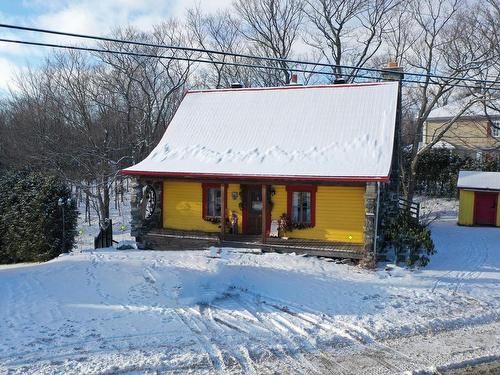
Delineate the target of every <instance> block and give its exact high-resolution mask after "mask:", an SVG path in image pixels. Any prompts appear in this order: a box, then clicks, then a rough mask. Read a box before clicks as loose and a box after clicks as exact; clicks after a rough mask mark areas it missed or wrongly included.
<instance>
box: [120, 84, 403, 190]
mask: <svg viewBox="0 0 500 375" xmlns="http://www.w3.org/2000/svg"><path fill="white" fill-rule="evenodd" d="M397 95H398V88H397V83H394V82H390V83H370V84H355V85H323V86H285V87H274V88H254V89H249V88H246V89H221V90H204V91H190V92H188V93H187V94H186V96H185V97H184V99H183V101H182V103H181V104H180V106H179V108H178V110H177V112H176V113H175V116H174V117H173V119H172V121H171V122H170V124H169V126H168V128H167V130H166V132H165V134H164V136H163V138H162V139H161V141H160V143H159V144H158V145H157V146H156V148H155V149H154V150H153V151H152V152H151V153H150V155H149V156H148V157H147V158H146V159H144V160H143V161H142V162H140V163H138V164H136V165H134V166H132V167H130V168H127V169H125V170H123V173H125V174H137V175H165V176H167V175H170V176H184V177H197V176H198V177H227V178H232V177H233V178H239V177H246V178H290V179H291V178H297V177H300V178H304V179H309V178H310V179H345V180H371V179H381V180H382V179H387V177H388V175H389V170H390V165H391V158H392V148H393V139H394V125H395V118H396V106H397Z"/></svg>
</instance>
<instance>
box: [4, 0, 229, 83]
mask: <svg viewBox="0 0 500 375" xmlns="http://www.w3.org/2000/svg"><path fill="white" fill-rule="evenodd" d="M195 4H199V5H200V6H201V8H202V9H204V10H205V11H207V12H210V11H214V10H216V9H219V8H224V7H227V6H229V5H230V4H231V0H205V1H199V0H77V1H76V0H0V23H7V24H16V25H22V26H32V27H40V28H46V29H53V30H63V31H68V32H75V33H86V34H93V35H105V34H107V33H109V32H110V31H111V30H112V29H115V28H117V27H120V26H127V25H132V26H135V27H137V28H139V29H143V30H147V29H149V28H150V27H151V26H152V25H154V24H158V23H160V22H161V21H163V20H165V19H167V18H169V17H179V18H181V17H183V15H184V14H185V11H186V9H187V8H189V7H192V6H194V5H195ZM0 37H2V38H11V39H23V40H30V41H45V42H69V40H67V39H65V38H62V37H56V36H49V35H37V34H34V33H31V32H22V31H12V30H7V29H1V28H0ZM72 42H74V40H72ZM48 52H49V51H48V50H47V49H46V48H42V47H28V46H19V45H12V44H7V43H0V90H3V91H5V90H6V89H7V88H8V87H12V83H13V77H14V76H15V75H16V74H19V73H20V72H21V73H22V70H23V69H26V67H28V66H31V67H36V66H38V65H39V64H40V62H41V61H43V57H44V56H45V55H46V54H47V53H48Z"/></svg>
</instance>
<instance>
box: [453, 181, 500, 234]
mask: <svg viewBox="0 0 500 375" xmlns="http://www.w3.org/2000/svg"><path fill="white" fill-rule="evenodd" d="M457 187H458V189H459V194H460V206H459V214H458V224H460V225H490V226H497V227H500V209H499V208H498V207H499V206H500V172H478V171H460V173H459V176H458V183H457Z"/></svg>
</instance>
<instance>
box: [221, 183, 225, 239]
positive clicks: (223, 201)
mask: <svg viewBox="0 0 500 375" xmlns="http://www.w3.org/2000/svg"><path fill="white" fill-rule="evenodd" d="M225 197H226V185H225V184H221V185H220V234H221V239H222V240H223V239H224V236H225V234H226V199H225Z"/></svg>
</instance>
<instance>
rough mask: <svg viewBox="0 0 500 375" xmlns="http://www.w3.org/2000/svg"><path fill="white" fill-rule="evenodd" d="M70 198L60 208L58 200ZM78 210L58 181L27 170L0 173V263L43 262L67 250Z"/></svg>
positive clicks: (71, 246)
mask: <svg viewBox="0 0 500 375" xmlns="http://www.w3.org/2000/svg"><path fill="white" fill-rule="evenodd" d="M60 198H62V199H63V200H64V201H66V200H68V199H69V204H66V205H65V207H64V219H65V220H64V222H65V235H64V243H63V231H62V227H63V218H62V208H61V207H60V206H59V205H58V201H59V199H60ZM77 218H78V211H77V208H76V201H75V200H72V199H71V191H70V189H69V188H68V187H67V186H66V185H65V184H64V183H63V182H62V181H61V180H59V179H58V178H56V177H54V176H51V175H46V174H43V173H40V172H33V171H28V170H23V171H9V172H5V171H2V172H0V263H17V262H36V261H46V260H49V259H52V258H54V257H57V256H58V255H60V254H61V253H64V252H68V251H70V250H71V249H72V248H73V246H74V242H75V236H76V225H77Z"/></svg>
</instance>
